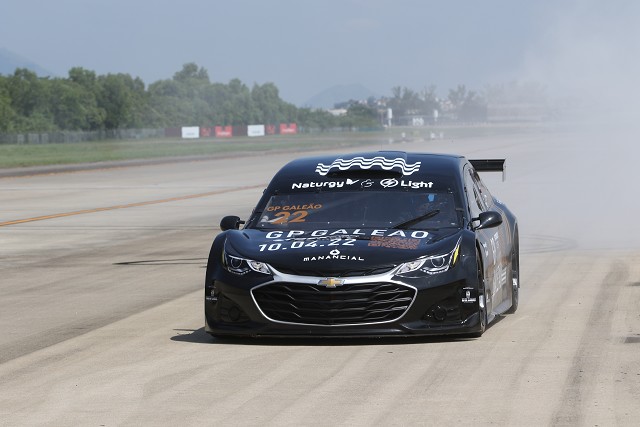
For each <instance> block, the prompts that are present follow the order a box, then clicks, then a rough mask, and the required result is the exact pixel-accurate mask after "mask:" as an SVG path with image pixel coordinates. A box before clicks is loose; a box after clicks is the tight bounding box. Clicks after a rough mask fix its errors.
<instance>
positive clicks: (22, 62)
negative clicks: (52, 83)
mask: <svg viewBox="0 0 640 427" xmlns="http://www.w3.org/2000/svg"><path fill="white" fill-rule="evenodd" d="M16 68H27V69H29V70H31V71H33V72H34V73H36V74H37V75H38V77H45V76H53V75H54V73H52V72H51V71H49V70H47V69H45V68H43V67H41V66H39V65H38V64H36V63H35V62H32V61H30V60H29V59H27V58H24V57H22V56H20V55H18V54H16V53H13V52H11V51H9V50H7V49H5V48H0V74H4V75H5V76H6V75H11V74H13V73H14V72H15V71H16Z"/></svg>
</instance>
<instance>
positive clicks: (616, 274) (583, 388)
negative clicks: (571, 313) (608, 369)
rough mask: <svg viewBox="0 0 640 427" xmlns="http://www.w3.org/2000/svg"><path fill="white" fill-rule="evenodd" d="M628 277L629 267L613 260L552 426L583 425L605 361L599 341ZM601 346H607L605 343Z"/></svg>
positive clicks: (602, 283) (608, 325) (605, 334)
mask: <svg viewBox="0 0 640 427" xmlns="http://www.w3.org/2000/svg"><path fill="white" fill-rule="evenodd" d="M628 277H629V267H628V265H627V264H626V263H624V262H622V261H614V262H613V263H612V265H611V267H610V269H609V271H608V272H607V274H606V276H605V278H604V280H603V281H602V282H601V283H600V289H599V290H598V293H597V296H596V298H595V299H594V305H593V307H592V308H591V311H590V312H589V318H588V320H587V327H586V328H585V329H584V333H583V334H582V336H581V337H580V342H579V344H578V347H577V350H576V352H575V354H574V357H573V361H572V364H571V365H572V367H571V370H570V371H569V373H568V375H567V379H566V382H565V386H564V388H563V389H564V390H565V392H564V394H563V398H562V401H561V402H560V404H559V406H558V410H557V411H556V413H555V415H554V417H553V420H552V424H553V425H583V424H585V422H586V421H588V420H586V419H585V415H586V413H587V411H588V410H589V407H587V405H588V404H589V402H588V401H587V399H589V394H590V392H592V391H593V389H594V387H595V386H597V373H598V372H599V371H600V370H601V369H600V368H601V366H602V365H603V364H604V363H611V361H610V360H606V352H607V350H608V349H607V345H603V342H602V341H603V338H602V337H608V336H609V331H610V329H611V325H612V320H613V314H614V311H615V306H616V302H617V300H618V295H619V294H620V292H621V290H622V288H623V287H624V285H625V283H626V280H627V279H628ZM605 344H608V343H606V342H605Z"/></svg>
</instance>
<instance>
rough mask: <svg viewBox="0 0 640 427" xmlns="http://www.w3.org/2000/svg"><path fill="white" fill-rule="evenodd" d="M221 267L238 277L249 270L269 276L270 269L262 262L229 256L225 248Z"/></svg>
mask: <svg viewBox="0 0 640 427" xmlns="http://www.w3.org/2000/svg"><path fill="white" fill-rule="evenodd" d="M222 265H223V266H224V268H225V269H226V270H227V271H228V272H230V273H233V274H237V275H240V276H242V275H244V274H247V273H248V272H250V271H251V270H253V271H256V272H258V273H262V274H271V269H269V266H268V265H267V264H265V263H264V262H260V261H254V260H252V259H246V258H240V257H237V256H233V255H229V253H228V252H227V250H226V248H225V250H223V251H222Z"/></svg>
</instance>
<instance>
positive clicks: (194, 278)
mask: <svg viewBox="0 0 640 427" xmlns="http://www.w3.org/2000/svg"><path fill="white" fill-rule="evenodd" d="M585 135H586V136H585ZM634 147H635V148H634ZM372 148H373V149H381V148H382V149H401V150H405V149H406V150H421V151H438V152H455V153H461V154H464V155H466V156H467V157H469V158H483V157H484V158H492V157H503V156H504V157H506V158H507V159H508V160H507V165H508V166H507V167H508V171H507V180H506V181H505V182H502V181H501V179H500V176H499V174H494V175H487V176H486V177H485V181H487V183H488V185H489V187H490V189H491V190H492V191H493V192H494V193H495V195H497V196H498V197H499V198H501V199H502V200H503V201H505V202H506V203H507V204H508V205H509V206H510V207H511V208H512V209H513V210H514V211H515V212H516V213H517V214H518V217H519V220H520V227H521V228H520V230H521V283H522V290H521V302H520V308H519V309H518V311H517V313H516V314H514V315H509V316H505V317H503V318H501V319H499V321H498V322H496V323H494V324H492V326H491V327H490V328H489V329H488V330H487V332H486V333H485V334H484V336H482V337H481V338H480V339H452V338H429V339H420V338H415V339H364V340H239V341H216V340H214V339H212V338H209V337H208V336H207V335H206V334H205V333H204V332H203V314H202V286H203V278H204V267H205V262H206V256H207V253H208V250H209V245H210V243H211V241H212V239H213V237H214V236H215V234H216V233H218V232H219V230H218V226H217V225H218V223H219V220H220V218H221V217H222V216H224V215H226V214H239V215H241V216H243V217H246V216H247V214H248V213H249V212H250V210H251V208H252V205H253V204H254V203H255V201H257V199H258V197H259V196H260V194H261V191H262V188H263V187H264V186H265V184H266V183H267V181H268V179H269V178H270V176H271V175H272V174H273V173H274V172H275V171H276V170H277V169H278V168H279V167H280V166H282V165H283V164H284V163H285V162H286V161H288V160H289V159H292V158H294V157H297V156H299V153H287V154H283V153H280V154H272V155H263V156H255V157H246V158H236V159H229V158H227V159H221V160H211V159H209V160H205V161H193V162H181V163H171V164H156V165H137V166H129V167H122V168H110V169H94V170H87V171H73V172H69V173H55V174H47V175H33V176H20V177H4V178H1V179H0V332H1V333H0V425H2V426H5V425H6V426H20V425H29V426H32V425H56V426H65V425H69V426H72V425H73V426H75V425H96V426H99V425H105V426H113V425H275V426H280V425H314V426H327V425H344V426H352V425H362V426H368V425H486V424H494V425H531V426H539V425H599V426H610V425H639V424H640V405H639V404H638V402H639V401H640V232H639V231H638V225H637V216H638V213H639V212H640V204H639V202H638V200H637V194H636V193H634V192H633V190H631V189H632V188H633V187H632V183H633V182H634V181H635V182H637V180H638V178H640V176H639V175H638V172H637V171H635V169H634V162H635V160H634V158H637V151H638V148H637V144H636V143H635V141H634V140H633V136H632V135H624V134H623V135H620V136H619V137H616V138H611V137H610V135H608V134H607V133H606V132H602V133H601V134H599V133H595V134H594V133H593V132H589V133H587V134H576V133H574V132H569V131H566V130H565V131H563V132H552V131H548V130H547V131H541V132H539V133H529V134H526V135H520V136H517V137H515V136H511V137H499V138H477V139H467V140H461V141H452V140H448V139H445V140H441V141H440V140H439V141H415V142H412V143H405V144H393V145H385V146H375V147H372ZM634 150H635V152H634Z"/></svg>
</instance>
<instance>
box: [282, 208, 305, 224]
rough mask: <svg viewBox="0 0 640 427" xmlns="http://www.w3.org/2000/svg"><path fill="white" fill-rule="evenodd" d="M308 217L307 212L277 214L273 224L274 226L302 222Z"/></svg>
mask: <svg viewBox="0 0 640 427" xmlns="http://www.w3.org/2000/svg"><path fill="white" fill-rule="evenodd" d="M307 215H309V212H307V211H295V212H293V213H291V212H286V211H284V212H278V213H277V214H276V217H278V218H276V219H275V220H274V221H273V223H274V224H287V223H290V222H304V218H305V217H306V216H307Z"/></svg>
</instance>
